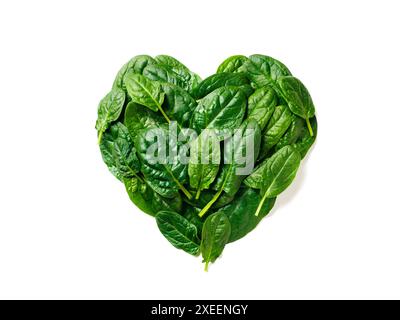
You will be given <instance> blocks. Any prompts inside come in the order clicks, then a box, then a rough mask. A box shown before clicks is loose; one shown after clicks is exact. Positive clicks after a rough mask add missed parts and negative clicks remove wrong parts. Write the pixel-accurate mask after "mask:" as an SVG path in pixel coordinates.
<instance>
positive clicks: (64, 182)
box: [0, 0, 400, 299]
mask: <svg viewBox="0 0 400 320" xmlns="http://www.w3.org/2000/svg"><path fill="white" fill-rule="evenodd" d="M399 9H400V8H399V2H398V1H383V0H380V1H366V0H363V1H338V0H336V1H317V0H316V1H282V0H281V1H265V0H263V1H251V0H246V1H234V0H229V1H216V0H212V1H206V0H203V1H172V0H169V1H165V0H162V1H152V0H146V1H116V0H113V1H99V0H97V1H72V0H69V1H40V0H38V1H18V0H15V1H2V2H1V4H0V97H1V99H0V108H1V109H0V110H1V113H0V119H1V123H0V136H1V138H2V141H1V149H0V150H1V151H0V188H1V190H0V191H1V192H0V298H39V299H40V298H55V299H57V298H78V299H80V298H122V299H148V298H154V299H156V298H164V299H183V298H185V299H192V298H207V299H214V298H224V299H230V298H239V299H240V298H247V299H252V298H256V299H270V298H273V299H278V298H290V299H291V298H305V299H310V298H321V299H325V298H344V299H347V298H400V272H399V270H400V255H399V245H400V210H399V198H400V194H399V178H400V175H399V171H398V168H399V165H400V156H399V138H400V134H399V130H400V103H399V97H400V95H399V91H400V77H399V73H400V47H399V31H400V22H399V21H400V19H399V12H400V10H399ZM143 53H146V54H150V55H157V54H170V55H173V56H175V57H176V58H178V59H179V60H181V61H182V62H184V63H185V64H186V65H188V66H189V67H190V68H191V69H192V70H193V71H195V72H198V73H199V74H200V75H201V76H203V77H206V76H207V75H209V74H211V73H213V72H214V71H215V70H216V67H217V66H218V65H219V63H220V62H222V61H223V60H224V59H225V58H226V57H228V56H230V55H233V54H245V55H249V54H252V53H262V54H267V55H271V56H273V57H276V58H278V59H280V60H281V61H283V62H284V63H285V64H286V65H287V66H288V67H289V68H290V70H291V71H292V72H293V74H294V75H296V76H297V77H299V78H300V79H301V80H302V81H303V82H304V83H305V84H306V85H307V87H308V89H309V90H310V92H311V94H312V97H313V99H314V102H315V105H316V108H317V115H318V120H319V136H318V141H317V143H316V145H315V147H314V148H313V150H312V152H311V153H310V154H309V156H308V157H307V159H306V161H304V162H303V164H302V167H301V169H300V172H299V174H298V177H297V179H296V181H295V182H294V184H293V185H292V186H291V187H290V188H289V189H288V190H287V191H286V192H285V193H284V194H283V195H282V196H281V197H280V198H279V200H278V202H277V204H276V206H275V209H274V211H273V213H272V214H271V215H270V216H269V217H268V218H266V219H265V220H264V221H263V222H262V223H261V224H260V225H259V227H258V228H257V229H256V230H255V231H254V232H252V233H251V234H249V235H248V236H247V237H245V238H244V239H242V240H240V241H238V242H235V243H232V244H230V245H228V246H227V247H226V249H225V251H224V253H223V257H222V259H219V260H218V261H217V263H215V264H213V265H211V267H210V271H209V272H208V273H205V272H203V266H202V264H201V259H200V258H198V259H196V258H194V257H191V256H190V255H188V254H186V253H184V252H183V251H178V250H176V249H175V248H173V247H172V246H171V245H170V244H169V243H168V242H167V241H166V240H165V239H164V238H163V237H162V236H161V234H159V231H158V229H157V227H156V224H155V221H154V220H153V219H152V218H150V217H149V216H147V215H145V214H143V213H141V212H140V211H139V210H138V209H136V208H135V207H134V206H133V205H132V203H131V202H130V200H129V199H128V197H127V195H126V194H125V191H124V188H123V186H122V184H120V183H119V182H118V181H117V180H116V179H115V178H114V177H113V176H112V175H111V174H110V173H109V172H108V170H107V168H106V166H105V165H104V164H103V163H102V160H101V156H100V152H99V150H98V146H97V144H96V131H95V129H94V125H95V120H96V116H97V114H96V111H97V104H98V101H99V100H100V98H101V97H102V96H103V95H105V93H107V91H108V90H109V89H110V87H111V84H112V81H113V78H114V76H115V74H116V72H117V71H118V69H119V68H120V66H121V65H122V64H123V63H125V62H126V61H127V60H129V59H130V58H131V57H132V56H134V55H137V54H143Z"/></svg>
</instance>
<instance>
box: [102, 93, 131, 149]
mask: <svg viewBox="0 0 400 320" xmlns="http://www.w3.org/2000/svg"><path fill="white" fill-rule="evenodd" d="M124 102H125V93H124V92H123V91H122V90H121V89H118V88H117V89H113V90H111V91H110V92H109V93H108V94H107V95H106V96H105V97H104V98H103V99H102V100H101V101H100V104H99V108H98V111H97V114H98V117H97V121H96V129H97V132H98V137H99V142H100V141H101V139H102V135H103V133H104V132H105V131H106V130H107V129H108V127H109V126H110V124H111V123H113V122H114V121H116V120H117V119H118V118H119V116H120V114H121V112H122V108H123V107H124Z"/></svg>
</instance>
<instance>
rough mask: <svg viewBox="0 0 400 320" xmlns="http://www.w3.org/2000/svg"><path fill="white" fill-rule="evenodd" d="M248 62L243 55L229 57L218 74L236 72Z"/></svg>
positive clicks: (219, 68) (221, 65) (220, 66)
mask: <svg viewBox="0 0 400 320" xmlns="http://www.w3.org/2000/svg"><path fill="white" fill-rule="evenodd" d="M246 61H247V57H245V56H241V55H237V56H232V57H229V58H228V59H226V60H225V61H224V62H222V63H221V64H220V65H219V67H218V70H217V73H221V72H236V71H237V70H238V69H239V68H240V67H241V66H242V65H243V64H244V63H245V62H246Z"/></svg>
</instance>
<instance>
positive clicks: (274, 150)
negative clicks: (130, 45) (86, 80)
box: [96, 55, 317, 270]
mask: <svg viewBox="0 0 400 320" xmlns="http://www.w3.org/2000/svg"><path fill="white" fill-rule="evenodd" d="M175 124H176V126H175ZM96 129H97V135H98V141H99V147H100V151H101V155H102V158H103V161H104V162H105V164H106V165H107V167H108V168H109V170H110V171H111V173H112V174H113V175H114V176H115V177H117V178H118V179H119V180H120V181H122V182H123V183H124V185H125V189H126V192H127V193H128V196H129V198H130V200H131V201H132V202H133V204H134V205H136V206H137V207H138V208H139V209H140V210H141V211H144V212H145V213H147V214H149V215H151V216H153V217H155V219H156V222H157V225H158V227H159V229H160V231H161V232H162V234H163V235H164V237H166V238H167V239H168V241H169V242H170V243H172V244H173V245H174V246H175V247H176V248H179V249H182V250H184V251H186V252H188V253H190V254H192V255H198V254H199V253H200V252H201V253H202V256H203V259H204V262H205V263H206V266H205V268H206V270H207V268H208V265H209V263H210V262H214V261H215V260H216V259H217V258H218V257H219V256H220V255H221V253H222V251H223V249H224V247H225V245H226V244H227V243H229V242H233V241H236V240H238V239H241V238H242V237H244V236H245V235H246V234H248V233H249V232H250V231H252V230H253V229H254V228H255V227H256V226H257V225H258V223H259V222H260V221H261V220H262V218H263V217H265V216H266V215H267V214H268V213H269V212H270V211H271V209H272V207H273V206H274V204H275V200H276V197H277V196H278V195H279V194H280V193H281V192H283V191H284V190H285V189H286V188H287V187H288V186H289V184H290V183H291V182H292V181H293V179H294V178H295V175H296V173H297V170H298V168H299V166H300V161H301V159H302V158H304V157H305V155H306V154H307V152H308V150H309V149H310V148H311V146H312V145H313V144H314V142H315V140H316V136H317V119H316V117H315V108H314V104H313V101H312V99H311V97H310V94H309V92H308V91H307V89H306V88H305V86H304V85H303V84H302V83H301V82H300V80H298V79H297V78H295V77H293V76H292V75H291V73H290V71H289V70H288V68H287V67H286V66H285V65H284V64H282V63H281V62H279V61H278V60H276V59H273V58H271V57H268V56H264V55H252V56H250V57H248V58H247V57H245V56H241V55H236V56H231V57H229V58H228V59H226V60H225V61H224V62H223V63H222V64H221V65H220V66H219V67H218V70H217V72H216V74H214V75H211V76H209V77H207V78H206V79H205V80H204V81H202V80H201V78H200V77H199V76H198V75H197V74H195V73H194V72H192V71H191V70H189V68H187V67H186V66H185V65H184V64H182V63H181V62H180V61H178V60H177V59H175V58H173V57H171V56H167V55H159V56H156V57H155V58H152V57H150V56H147V55H140V56H136V57H134V58H132V59H131V60H130V61H129V62H128V63H126V64H125V65H124V66H123V67H122V68H121V69H120V70H119V72H118V74H117V76H116V78H115V80H114V83H113V87H112V90H111V92H109V93H108V94H107V95H106V96H105V97H104V98H103V99H102V100H101V102H100V104H99V107H98V119H97V121H96ZM175 129H177V130H175ZM246 129H247V130H246ZM176 133H177V134H178V135H176ZM210 133H211V135H210ZM231 133H234V135H231ZM228 137H229V138H228ZM183 140H184V141H183ZM251 145H253V148H252V147H251ZM251 154H252V155H253V161H251V160H252V159H251V158H250V156H251ZM254 165H256V167H255V168H254ZM182 193H183V195H182Z"/></svg>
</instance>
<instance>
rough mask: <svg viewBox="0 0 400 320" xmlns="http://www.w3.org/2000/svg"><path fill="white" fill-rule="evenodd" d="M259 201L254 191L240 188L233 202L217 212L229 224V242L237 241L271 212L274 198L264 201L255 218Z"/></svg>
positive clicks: (258, 196)
mask: <svg viewBox="0 0 400 320" xmlns="http://www.w3.org/2000/svg"><path fill="white" fill-rule="evenodd" d="M260 200H261V197H260V195H259V193H258V192H257V191H256V190H253V189H250V188H241V189H240V190H239V192H238V193H237V194H236V196H235V200H233V201H232V202H231V203H229V204H228V205H226V206H225V207H223V208H221V209H219V210H218V211H217V212H218V213H224V214H225V215H226V216H227V217H228V219H229V221H230V223H231V235H230V237H229V242H233V241H236V240H239V239H240V238H243V237H244V236H245V235H246V234H248V233H249V232H250V231H252V230H253V229H254V228H255V227H256V226H257V225H258V223H259V222H260V221H261V219H262V218H264V217H265V216H266V215H267V214H268V213H269V212H270V211H271V210H272V208H273V206H274V204H275V200H276V198H271V199H268V201H265V203H264V205H263V207H262V208H261V210H260V214H259V215H258V216H257V217H256V216H255V212H256V210H257V207H258V204H259V202H260Z"/></svg>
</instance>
